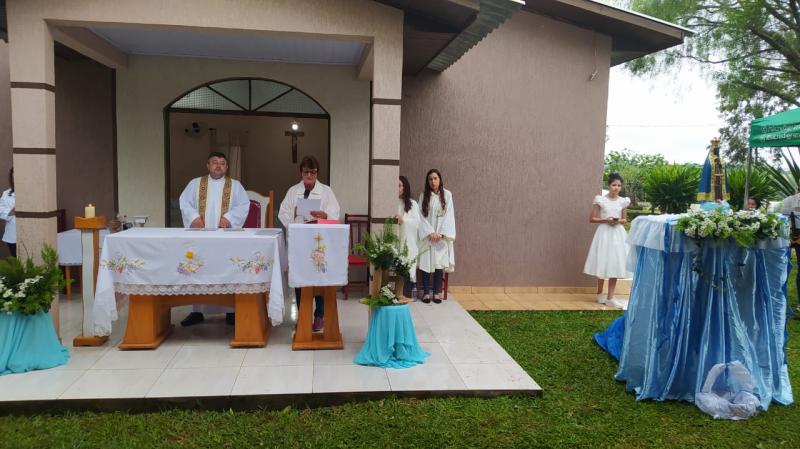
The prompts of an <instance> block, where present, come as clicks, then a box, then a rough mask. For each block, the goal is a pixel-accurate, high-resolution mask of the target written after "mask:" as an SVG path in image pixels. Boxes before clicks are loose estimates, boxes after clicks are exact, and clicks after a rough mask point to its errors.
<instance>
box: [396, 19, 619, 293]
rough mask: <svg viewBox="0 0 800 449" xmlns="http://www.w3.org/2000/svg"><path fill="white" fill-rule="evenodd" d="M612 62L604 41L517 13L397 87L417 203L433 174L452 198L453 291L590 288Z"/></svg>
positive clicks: (404, 167)
mask: <svg viewBox="0 0 800 449" xmlns="http://www.w3.org/2000/svg"><path fill="white" fill-rule="evenodd" d="M595 44H596V45H597V56H596V58H595ZM609 54H610V39H609V38H608V37H605V36H600V35H593V33H592V32H591V31H588V30H584V29H580V28H576V27H573V26H570V25H567V24H564V23H562V22H557V21H554V20H550V19H547V18H543V17H541V16H537V15H534V14H531V13H526V12H522V13H518V14H516V15H515V16H513V17H512V18H511V19H510V20H509V21H508V22H507V23H506V24H504V25H503V26H501V27H500V28H499V29H497V30H495V31H494V32H493V33H492V34H490V35H489V36H488V37H487V38H486V39H485V40H483V41H482V42H481V43H480V44H478V45H477V46H476V47H475V48H473V49H472V50H470V51H469V52H468V53H467V54H466V55H465V56H464V57H463V58H462V59H461V60H459V61H458V62H457V63H456V64H455V65H453V66H452V67H450V68H449V69H448V70H446V71H445V72H443V73H442V74H439V75H434V74H430V73H427V74H425V75H422V76H419V77H416V78H407V79H404V85H403V117H402V120H403V126H402V136H401V145H402V146H401V173H402V174H404V175H406V176H408V177H409V180H410V181H411V186H412V189H413V191H414V193H415V194H417V195H418V194H419V192H420V191H421V189H422V187H423V181H424V176H425V172H426V171H427V169H429V168H432V167H436V168H439V169H441V170H442V174H443V178H444V182H445V186H446V187H447V188H448V189H450V190H451V191H452V192H453V197H454V203H455V210H456V226H457V229H458V238H457V240H456V249H455V251H456V271H455V273H454V274H453V275H452V277H451V283H452V284H453V285H503V286H576V285H590V283H591V282H593V281H592V279H591V278H589V277H588V276H585V275H583V274H581V273H582V269H583V263H584V261H585V257H586V253H587V251H588V248H589V243H590V241H591V237H592V234H593V232H594V226H592V225H590V224H589V223H588V216H589V212H590V206H591V201H592V198H593V196H594V195H595V194H597V192H598V191H599V189H600V185H601V179H602V171H603V147H604V141H605V140H604V138H605V124H606V105H607V95H608V71H609ZM595 68H596V69H597V71H598V75H597V77H596V78H595V80H594V81H589V77H590V74H591V73H592V72H593V71H594V70H595Z"/></svg>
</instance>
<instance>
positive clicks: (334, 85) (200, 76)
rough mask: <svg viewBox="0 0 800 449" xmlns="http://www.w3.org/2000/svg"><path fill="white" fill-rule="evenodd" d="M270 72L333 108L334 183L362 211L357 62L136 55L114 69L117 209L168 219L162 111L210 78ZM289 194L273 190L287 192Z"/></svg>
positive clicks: (361, 86) (346, 205) (361, 100)
mask: <svg viewBox="0 0 800 449" xmlns="http://www.w3.org/2000/svg"><path fill="white" fill-rule="evenodd" d="M230 77H253V78H267V79H273V80H276V81H280V82H283V83H286V84H289V85H292V86H294V87H297V88H298V89H300V90H302V91H304V92H305V93H306V94H308V95H309V96H311V97H313V98H314V99H315V100H317V102H319V103H320V104H321V105H322V107H324V108H325V109H326V110H327V111H328V113H329V114H330V116H331V118H330V127H331V143H330V145H331V181H330V183H331V187H332V188H333V189H334V192H336V196H337V199H338V200H339V203H340V204H341V206H342V210H343V211H348V212H352V213H365V212H366V210H367V200H368V191H367V183H368V177H369V110H370V84H369V82H367V81H359V80H357V79H356V73H355V69H354V68H353V67H340V66H322V65H300V64H270V63H259V62H247V61H223V60H214V59H193V58H174V57H154V56H131V57H130V60H129V66H128V69H126V70H119V71H117V131H118V132H117V155H118V172H119V207H120V211H122V212H123V213H125V214H127V215H129V216H131V215H140V214H146V215H149V216H150V220H151V221H150V222H151V223H153V225H155V226H163V225H164V223H165V217H164V212H165V207H164V191H165V190H164V189H165V176H164V175H165V174H164V157H165V154H164V115H163V109H164V107H165V106H167V105H168V104H169V103H171V102H172V101H173V100H175V99H176V98H177V97H178V96H180V95H181V94H183V93H184V92H186V91H189V90H191V89H193V88H194V87H196V86H198V85H200V84H203V83H206V82H208V81H212V80H217V79H222V78H230ZM284 193H285V192H275V194H276V196H277V197H281V198H282V197H283V194H284Z"/></svg>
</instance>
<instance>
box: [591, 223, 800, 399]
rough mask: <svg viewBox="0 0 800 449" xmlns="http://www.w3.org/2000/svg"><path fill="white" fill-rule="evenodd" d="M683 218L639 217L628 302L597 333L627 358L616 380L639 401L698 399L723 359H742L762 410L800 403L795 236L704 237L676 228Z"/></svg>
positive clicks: (632, 235) (631, 240)
mask: <svg viewBox="0 0 800 449" xmlns="http://www.w3.org/2000/svg"><path fill="white" fill-rule="evenodd" d="M677 219H678V216H675V215H662V216H642V217H638V218H636V219H635V220H634V221H633V224H632V227H631V232H630V234H629V237H628V243H629V244H630V245H631V250H630V256H629V259H628V265H629V267H628V268H629V270H630V271H632V272H634V273H635V274H634V280H633V287H632V290H631V296H630V302H629V305H628V310H627V311H626V313H625V315H624V316H623V317H621V318H619V319H617V320H616V321H614V322H613V323H612V324H611V325H610V326H609V327H608V329H606V330H605V331H604V332H601V333H598V334H596V335H595V341H596V342H597V343H598V344H599V345H600V346H601V347H602V348H603V349H605V350H606V351H608V352H609V353H610V354H611V355H612V356H614V357H615V358H617V359H618V360H619V369H618V371H617V373H616V374H615V378H616V379H617V380H620V381H623V382H625V383H626V387H627V389H628V390H629V391H634V392H635V394H636V399H637V400H641V399H656V400H665V399H677V400H686V401H690V402H694V398H695V394H696V393H697V392H699V391H700V390H701V388H702V386H703V382H704V381H705V379H706V376H707V374H708V372H709V370H710V369H711V368H712V367H713V366H714V365H716V364H718V363H729V362H734V361H740V362H741V363H743V364H744V365H745V367H746V368H747V369H748V370H749V371H750V373H751V374H752V376H753V378H754V380H755V391H754V394H755V395H756V396H757V397H758V398H759V401H760V405H761V408H762V409H765V410H766V409H767V408H768V407H769V404H770V403H771V402H773V401H774V402H777V403H779V404H784V405H785V404H790V403H792V402H793V396H792V390H791V385H790V383H789V373H788V369H787V365H786V353H785V351H784V346H785V343H786V339H787V334H786V320H787V314H788V313H790V312H789V311H788V310H787V301H786V280H787V270H788V269H789V268H790V267H789V260H788V242H787V241H786V240H783V239H781V238H779V239H776V240H762V241H759V242H758V243H757V244H756V245H755V246H754V247H751V248H743V247H741V246H738V245H737V244H736V243H734V242H733V241H728V242H712V241H707V242H705V243H703V244H701V245H697V244H696V243H695V242H694V241H692V240H690V239H687V238H685V236H684V235H683V234H682V233H681V232H680V231H677V230H676V229H675V222H676V221H677Z"/></svg>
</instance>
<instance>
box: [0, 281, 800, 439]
mask: <svg viewBox="0 0 800 449" xmlns="http://www.w3.org/2000/svg"><path fill="white" fill-rule="evenodd" d="M790 284H791V283H790ZM792 290H794V289H793V288H792ZM790 298H792V299H791V301H792V302H793V303H795V304H794V305H796V298H797V295H796V292H794V291H792V292H791V293H790ZM473 315H474V316H475V318H476V319H477V320H478V321H479V322H480V323H481V324H482V325H483V326H484V327H485V328H486V329H488V330H489V332H491V334H492V335H493V336H494V337H495V339H496V340H497V341H498V342H499V343H500V344H501V345H503V346H504V347H505V348H506V350H507V351H508V352H509V353H510V354H511V355H512V356H513V357H514V358H515V359H516V360H517V361H518V362H519V363H520V365H522V367H523V368H525V369H526V370H527V371H528V373H530V374H531V376H532V377H533V378H534V379H535V380H536V381H537V382H539V384H540V385H542V387H543V388H544V392H545V393H544V397H543V398H538V399H537V398H527V397H501V398H496V399H464V398H454V399H429V400H405V399H403V400H401V399H386V400H383V401H373V402H365V403H354V404H348V405H344V406H337V407H327V408H318V409H292V408H288V409H285V410H282V411H272V412H270V411H254V412H242V413H239V412H236V413H234V412H191V411H189V412H187V411H164V412H160V413H147V414H126V413H110V414H97V413H80V414H67V415H58V416H46V415H40V416H35V417H14V416H6V417H0V446H1V447H70V448H72V447H110V446H113V447H156V446H181V447H191V448H195V447H236V448H246V447H259V446H266V447H315V448H326V447H419V448H424V447H486V448H496V447H525V448H529V447H622V448H638V447H659V448H661V447H720V448H733V447H750V448H754V447H764V448H772V447H787V448H789V447H798V446H800V407H798V406H796V405H792V406H789V407H784V406H779V405H775V404H773V405H772V406H771V407H770V409H769V411H767V412H765V413H761V414H759V415H757V416H756V417H755V418H753V419H751V420H748V421H740V422H732V421H715V420H713V419H711V418H710V417H709V416H707V415H705V414H703V413H702V412H700V410H699V409H697V408H696V407H695V406H694V405H692V404H689V403H681V402H666V403H659V402H654V401H647V402H636V401H635V400H634V396H633V394H631V393H628V392H626V391H625V389H624V386H623V384H621V383H618V382H616V381H614V380H613V378H612V376H613V374H614V372H615V369H616V362H615V361H614V360H613V359H611V358H610V357H608V356H607V355H606V354H605V353H604V352H603V351H602V350H600V349H599V348H598V347H597V346H596V345H595V344H594V343H593V341H592V338H591V337H592V334H593V333H594V332H596V331H598V330H601V329H603V328H604V327H605V326H606V325H607V324H608V323H610V322H611V320H612V319H614V318H616V317H617V316H619V313H616V312H474V313H473ZM789 332H790V334H791V335H792V338H791V339H790V342H789V349H788V354H789V371H790V376H791V378H792V382H793V386H794V391H795V393H799V392H800V389H798V385H800V383H798V380H799V379H800V369H799V368H800V337H798V336H800V320H799V319H797V318H794V319H792V320H791V322H790V324H789ZM792 441H794V443H792Z"/></svg>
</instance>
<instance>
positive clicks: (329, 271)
mask: <svg viewBox="0 0 800 449" xmlns="http://www.w3.org/2000/svg"><path fill="white" fill-rule="evenodd" d="M287 232H288V233H289V238H288V239H287V240H288V244H289V285H290V286H291V287H323V286H331V285H336V286H339V285H347V255H348V254H349V248H350V225H344V224H290V225H289V230H288V231H287Z"/></svg>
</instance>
